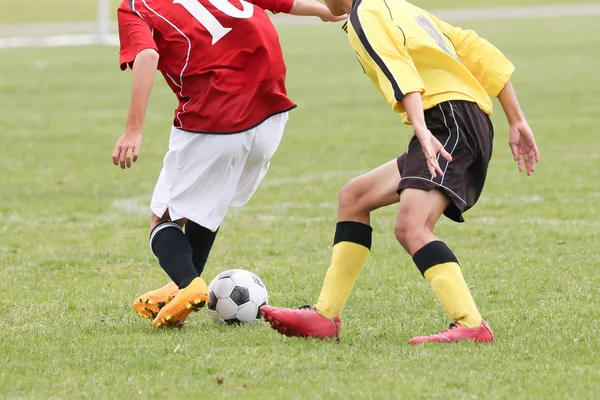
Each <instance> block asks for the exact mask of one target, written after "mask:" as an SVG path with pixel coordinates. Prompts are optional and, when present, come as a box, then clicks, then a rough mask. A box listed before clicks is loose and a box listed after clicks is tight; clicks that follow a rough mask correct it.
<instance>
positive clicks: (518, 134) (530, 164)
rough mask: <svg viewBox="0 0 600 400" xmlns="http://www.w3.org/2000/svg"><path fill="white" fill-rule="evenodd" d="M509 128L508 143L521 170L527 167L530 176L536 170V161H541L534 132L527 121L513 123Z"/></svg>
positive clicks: (526, 170)
mask: <svg viewBox="0 0 600 400" xmlns="http://www.w3.org/2000/svg"><path fill="white" fill-rule="evenodd" d="M509 129H510V132H509V136H508V145H509V146H510V150H511V151H512V154H513V157H514V159H515V161H516V162H517V165H518V166H519V171H520V172H523V169H525V172H526V173H527V176H530V175H531V173H532V172H534V171H535V163H537V162H539V161H540V152H539V151H538V148H537V144H536V143H535V138H534V137H533V132H532V131H531V128H530V127H529V125H528V124H527V121H522V122H518V123H516V124H512V125H511V126H510V128H509Z"/></svg>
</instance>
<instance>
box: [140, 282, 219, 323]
mask: <svg viewBox="0 0 600 400" xmlns="http://www.w3.org/2000/svg"><path fill="white" fill-rule="evenodd" d="M207 302H208V287H207V286H206V283H205V282H204V280H203V279H202V278H196V279H194V280H193V281H192V282H191V283H190V284H189V285H188V286H187V287H185V288H183V289H180V290H179V292H178V293H177V295H176V296H175V298H174V299H173V300H171V301H170V302H169V304H167V305H165V306H164V307H162V308H161V310H160V311H159V313H158V314H157V315H156V318H155V319H154V321H153V322H152V325H153V326H154V327H155V328H182V327H183V324H184V323H185V320H186V318H187V317H188V315H190V313H191V312H192V311H197V310H198V309H200V308H202V307H204V305H205V304H206V303H207Z"/></svg>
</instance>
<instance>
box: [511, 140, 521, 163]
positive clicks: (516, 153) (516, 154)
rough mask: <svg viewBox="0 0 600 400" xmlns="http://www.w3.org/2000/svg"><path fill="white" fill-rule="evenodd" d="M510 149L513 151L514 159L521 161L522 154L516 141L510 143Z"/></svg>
mask: <svg viewBox="0 0 600 400" xmlns="http://www.w3.org/2000/svg"><path fill="white" fill-rule="evenodd" d="M508 145H509V146H510V151H511V152H512V155H513V159H514V160H515V161H519V158H520V157H521V155H520V154H519V146H518V145H517V144H516V143H509V144H508Z"/></svg>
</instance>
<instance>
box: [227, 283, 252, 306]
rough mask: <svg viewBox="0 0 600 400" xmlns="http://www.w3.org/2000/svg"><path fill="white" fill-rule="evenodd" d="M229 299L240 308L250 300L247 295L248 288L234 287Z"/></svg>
mask: <svg viewBox="0 0 600 400" xmlns="http://www.w3.org/2000/svg"><path fill="white" fill-rule="evenodd" d="M229 298H230V299H231V300H233V302H234V303H235V304H237V305H238V306H241V305H242V304H244V303H247V302H248V300H250V295H249V293H248V288H246V287H243V286H236V287H234V288H233V290H232V291H231V294H230V295H229Z"/></svg>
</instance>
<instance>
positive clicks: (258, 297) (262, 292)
mask: <svg viewBox="0 0 600 400" xmlns="http://www.w3.org/2000/svg"><path fill="white" fill-rule="evenodd" d="M248 293H249V294H250V301H251V302H253V303H254V304H256V305H260V304H263V303H266V302H267V301H268V299H269V295H268V294H267V289H265V288H264V287H263V286H258V285H256V284H254V285H252V286H250V287H249V288H248Z"/></svg>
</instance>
